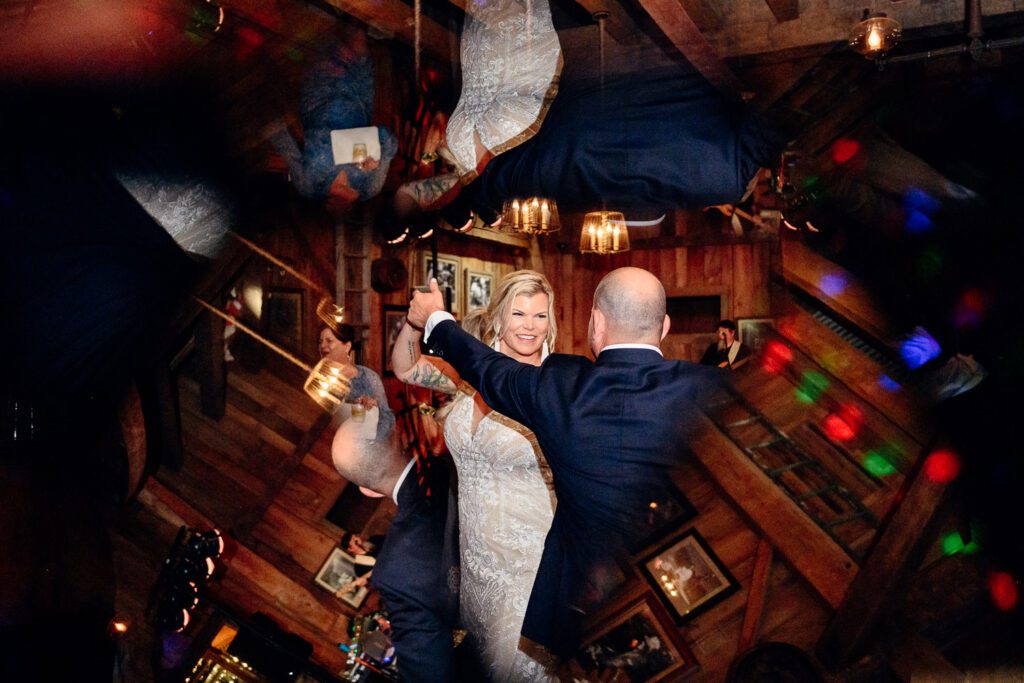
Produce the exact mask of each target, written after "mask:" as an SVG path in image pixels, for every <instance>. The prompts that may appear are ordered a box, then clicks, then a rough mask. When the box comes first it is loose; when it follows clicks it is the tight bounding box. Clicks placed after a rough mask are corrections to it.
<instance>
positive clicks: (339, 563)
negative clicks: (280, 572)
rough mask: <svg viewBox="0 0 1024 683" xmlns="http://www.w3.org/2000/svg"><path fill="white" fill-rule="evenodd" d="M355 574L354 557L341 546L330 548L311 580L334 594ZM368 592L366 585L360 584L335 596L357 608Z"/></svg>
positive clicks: (353, 577) (352, 578)
mask: <svg viewBox="0 0 1024 683" xmlns="http://www.w3.org/2000/svg"><path fill="white" fill-rule="evenodd" d="M355 576H356V571H355V558H353V557H352V556H351V555H349V554H348V553H346V552H345V551H344V550H342V549H341V548H332V549H331V554H330V555H328V556H327V559H326V560H325V561H324V563H323V565H322V566H321V567H320V571H318V572H317V573H316V577H315V578H314V579H313V580H314V581H315V582H316V584H317V585H318V586H320V587H321V588H323V589H324V590H326V591H328V592H330V593H331V594H334V593H337V592H338V589H340V588H342V587H343V586H344V585H345V584H347V583H349V582H351V581H353V580H354V579H355ZM369 592H370V590H369V589H368V588H367V587H366V586H360V587H359V588H354V589H352V590H351V591H349V592H348V593H344V594H342V595H339V596H337V597H338V599H339V600H341V601H342V602H345V603H347V604H349V605H351V606H352V607H354V608H356V609H358V608H359V606H360V605H362V604H363V600H365V599H366V595H367V593H369Z"/></svg>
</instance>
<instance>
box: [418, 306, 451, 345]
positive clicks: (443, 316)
mask: <svg viewBox="0 0 1024 683" xmlns="http://www.w3.org/2000/svg"><path fill="white" fill-rule="evenodd" d="M445 320H455V316H454V315H452V314H451V313H449V312H448V311H434V312H433V313H431V314H430V317H429V318H427V324H426V325H424V326H423V341H427V340H429V339H430V333H431V332H433V331H434V326H436V325H437V324H438V323H442V322H444V321H445Z"/></svg>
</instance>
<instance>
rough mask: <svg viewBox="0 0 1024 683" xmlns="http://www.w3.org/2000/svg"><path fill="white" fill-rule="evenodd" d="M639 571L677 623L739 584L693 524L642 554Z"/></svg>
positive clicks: (718, 599) (712, 602) (699, 611)
mask: <svg viewBox="0 0 1024 683" xmlns="http://www.w3.org/2000/svg"><path fill="white" fill-rule="evenodd" d="M640 571H641V573H642V574H643V575H644V578H646V579H647V581H648V582H649V583H650V584H651V586H653V588H654V592H655V593H656V594H657V596H658V597H659V598H660V599H661V601H662V602H663V603H664V604H665V606H666V607H667V608H668V611H669V612H670V613H671V614H672V615H673V616H674V617H675V620H676V623H680V624H681V623H683V622H684V621H686V620H688V619H691V618H693V617H695V616H697V615H698V614H700V613H701V612H704V611H706V610H708V609H709V608H711V607H712V606H714V605H715V604H717V603H718V602H721V601H722V600H724V599H725V598H726V597H728V596H729V595H732V594H733V593H735V592H736V591H737V590H739V587H740V584H739V582H738V581H736V579H735V578H733V575H732V574H731V573H730V572H729V570H728V569H727V568H726V566H725V565H724V564H722V562H721V560H719V559H718V557H717V556H716V555H715V553H714V552H712V550H711V547H710V546H709V545H708V544H707V541H705V540H704V538H703V537H702V536H701V535H700V533H699V532H698V531H697V530H696V529H693V528H691V529H688V530H686V531H684V532H683V533H682V534H680V535H678V536H675V537H674V538H672V539H671V540H670V541H668V542H667V543H665V544H663V545H662V546H660V547H659V548H658V549H657V550H655V551H654V552H652V553H650V554H649V555H647V556H646V557H644V558H643V560H641V562H640Z"/></svg>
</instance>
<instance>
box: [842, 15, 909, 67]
mask: <svg viewBox="0 0 1024 683" xmlns="http://www.w3.org/2000/svg"><path fill="white" fill-rule="evenodd" d="M902 34H903V27H902V26H901V25H900V22H898V21H896V20H895V19H893V18H892V17H889V16H886V14H885V12H875V13H871V12H870V11H869V10H864V16H863V17H861V20H860V21H859V22H857V24H856V25H855V26H854V27H853V30H852V31H850V38H849V40H848V41H847V42H848V43H849V45H850V48H851V49H852V50H854V51H856V52H857V53H858V54H861V55H864V56H865V57H867V58H868V59H875V58H877V57H880V56H882V55H884V54H885V53H887V52H889V50H891V49H893V48H894V47H896V44H897V43H899V42H900V36H901V35H902Z"/></svg>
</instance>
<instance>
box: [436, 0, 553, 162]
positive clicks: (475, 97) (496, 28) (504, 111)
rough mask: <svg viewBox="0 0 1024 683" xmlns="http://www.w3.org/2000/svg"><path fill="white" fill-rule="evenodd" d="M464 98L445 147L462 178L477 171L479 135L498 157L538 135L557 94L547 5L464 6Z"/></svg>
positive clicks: (537, 1)
mask: <svg viewBox="0 0 1024 683" xmlns="http://www.w3.org/2000/svg"><path fill="white" fill-rule="evenodd" d="M461 52H462V94H461V95H460V97H459V103H458V105H456V107H455V111H454V112H452V116H451V118H450V119H449V120H448V130H447V141H448V142H447V144H448V149H449V150H450V151H451V152H452V155H453V156H454V157H455V160H456V163H457V166H458V171H459V173H460V175H475V172H476V170H477V161H476V146H475V142H474V134H476V136H478V137H479V139H480V142H481V144H483V146H484V147H486V148H487V149H488V150H489V151H491V152H492V153H494V154H500V153H501V152H503V151H505V150H507V149H511V148H512V147H515V146H516V145H518V144H520V143H522V142H524V141H526V140H527V139H529V138H530V137H531V136H532V135H533V134H534V133H536V132H537V131H538V130H539V129H540V124H541V121H542V120H543V118H544V114H546V113H547V109H548V107H549V106H550V104H551V101H552V100H554V97H555V93H556V92H557V83H558V75H559V73H560V72H561V68H562V48H561V46H560V45H559V43H558V35H557V34H556V33H555V26H554V24H553V23H552V21H551V8H550V7H549V6H548V3H547V1H546V0H497V1H495V2H475V1H474V2H468V3H466V22H465V25H464V27H463V32H462V45H461Z"/></svg>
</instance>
